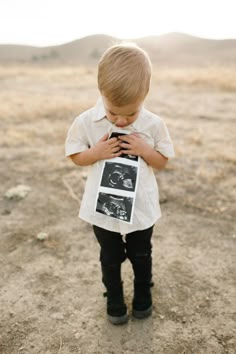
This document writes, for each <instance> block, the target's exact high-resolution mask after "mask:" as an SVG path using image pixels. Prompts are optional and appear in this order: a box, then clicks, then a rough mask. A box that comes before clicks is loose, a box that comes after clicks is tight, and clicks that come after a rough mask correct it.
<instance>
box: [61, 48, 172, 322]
mask: <svg viewBox="0 0 236 354" xmlns="http://www.w3.org/2000/svg"><path fill="white" fill-rule="evenodd" d="M150 79H151V63H150V59H149V57H148V55H147V53H146V52H145V51H144V50H142V49H141V48H139V47H137V46H136V45H134V44H128V43H126V44H120V45H115V46H112V47H110V48H109V49H108V50H107V51H106V52H105V53H104V54H103V56H102V58H101V59H100V62H99V65H98V88H99V91H100V93H101V97H100V99H99V101H98V102H97V104H96V106H95V107H93V108H91V109H89V110H87V111H85V112H83V113H82V114H80V115H79V116H78V117H77V118H75V120H74V122H73V124H72V126H71V127H70V129H69V132H68V136H67V139H66V156H68V157H70V158H71V159H72V161H73V162H74V163H75V164H76V165H79V166H89V173H88V178H87V182H86V187H85V192H84V196H83V200H82V203H81V208H80V213H79V217H80V218H81V219H83V220H85V221H87V222H88V223H90V224H92V225H93V230H94V233H95V236H96V238H97V240H98V242H99V245H100V262H101V269H102V281H103V283H104V285H105V287H106V290H107V293H106V295H107V316H108V319H109V321H110V322H111V323H113V324H122V323H126V322H127V321H128V314H127V306H126V304H125V301H124V295H123V285H122V279H121V264H122V262H124V261H125V259H126V258H128V259H129V260H130V262H131V264H132V268H133V272H134V296H133V301H132V314H133V316H134V317H135V318H145V317H148V316H149V315H151V313H152V295H151V289H150V288H151V286H152V243H151V238H152V233H153V226H154V224H155V222H156V221H157V219H159V218H160V216H161V211H160V205H159V195H158V186H157V182H156V178H155V175H154V172H153V168H155V169H157V170H160V169H162V168H164V167H165V165H166V163H167V160H168V158H169V157H173V156H174V150H173V145H172V141H171V139H170V136H169V133H168V130H167V128H166V125H165V123H164V122H163V120H162V119H161V118H160V117H158V116H157V115H156V114H154V113H151V112H149V111H148V110H146V109H145V108H144V107H143V104H144V100H145V98H146V95H147V93H148V91H149V87H150ZM122 131H125V134H122ZM112 132H114V133H115V132H118V133H120V135H119V134H113V135H112V136H113V137H110V136H111V133H112ZM127 132H128V134H127ZM124 155H129V156H133V157H135V156H136V157H138V159H139V178H138V181H137V190H136V196H135V202H134V206H133V214H132V221H131V222H126V221H125V220H122V218H121V217H119V216H118V217H112V215H109V214H106V213H105V212H104V213H103V212H98V211H97V209H96V207H95V205H96V200H97V191H98V188H99V185H100V183H101V174H102V171H103V166H104V160H106V161H107V160H108V161H117V158H119V157H121V156H124ZM118 174H119V175H122V174H121V173H119V170H118V172H117V176H118ZM117 178H118V177H117ZM116 180H117V179H116ZM116 180H115V179H114V181H113V184H111V185H112V186H113V185H114V184H115V183H116ZM129 183H131V182H130V181H129ZM127 185H129V184H128V183H127ZM113 199H121V198H116V196H113ZM116 204H117V202H116Z"/></svg>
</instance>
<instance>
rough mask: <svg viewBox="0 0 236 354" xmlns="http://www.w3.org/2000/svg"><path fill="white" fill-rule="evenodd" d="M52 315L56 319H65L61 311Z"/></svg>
mask: <svg viewBox="0 0 236 354" xmlns="http://www.w3.org/2000/svg"><path fill="white" fill-rule="evenodd" d="M51 317H52V318H53V319H54V320H63V319H64V315H63V313H60V312H57V313H54V314H53V315H52V316H51Z"/></svg>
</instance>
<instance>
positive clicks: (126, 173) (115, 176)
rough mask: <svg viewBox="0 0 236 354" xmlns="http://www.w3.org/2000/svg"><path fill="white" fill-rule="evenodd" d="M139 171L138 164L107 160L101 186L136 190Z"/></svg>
mask: <svg viewBox="0 0 236 354" xmlns="http://www.w3.org/2000/svg"><path fill="white" fill-rule="evenodd" d="M137 171H138V168H137V166H130V165H126V164H123V163H116V162H105V167H104V170H103V175H102V180H101V186H102V187H107V188H115V189H120V190H125V191H132V192H134V191H135V187H136V181H137Z"/></svg>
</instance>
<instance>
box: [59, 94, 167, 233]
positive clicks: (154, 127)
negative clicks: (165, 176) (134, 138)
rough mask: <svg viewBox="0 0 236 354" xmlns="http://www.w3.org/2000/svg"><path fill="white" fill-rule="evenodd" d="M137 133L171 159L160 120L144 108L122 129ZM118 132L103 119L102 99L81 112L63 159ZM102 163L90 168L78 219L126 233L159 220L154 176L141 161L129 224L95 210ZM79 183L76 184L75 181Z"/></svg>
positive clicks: (69, 137) (165, 129) (150, 168)
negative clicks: (105, 136) (108, 134)
mask: <svg viewBox="0 0 236 354" xmlns="http://www.w3.org/2000/svg"><path fill="white" fill-rule="evenodd" d="M124 129H125V130H126V131H127V130H128V131H130V133H131V132H137V133H139V135H140V136H141V137H142V138H143V139H144V140H145V141H146V142H147V143H148V144H149V145H151V146H152V147H153V148H154V149H155V150H156V151H159V152H160V153H161V154H162V155H164V156H165V157H167V158H169V157H173V156H174V148H173V144H172V141H171V138H170V136H169V133H168V130H167V127H166V125H165V123H164V122H163V120H162V119H161V118H160V117H159V116H157V115H156V114H154V113H152V112H150V111H148V110H146V109H145V108H144V107H142V109H141V110H140V112H139V115H138V117H137V119H136V120H135V122H134V123H132V124H130V125H128V126H126V127H125V128H124ZM112 131H121V129H120V128H119V129H118V128H117V127H116V126H115V125H114V123H112V122H110V121H109V120H108V119H107V118H106V113H105V109H104V106H103V102H102V99H99V101H98V102H97V104H96V106H95V107H93V108H91V109H89V110H87V111H85V112H83V113H82V114H80V115H79V116H78V117H76V118H75V120H74V122H73V123H72V125H71V127H70V129H69V131H68V135H67V139H66V144H65V150H66V156H70V155H72V154H75V153H79V152H82V151H85V150H87V149H89V148H90V147H93V146H94V145H95V144H96V143H97V142H98V140H100V139H101V137H102V136H103V135H105V134H106V133H111V132H112ZM102 169H103V161H97V162H95V163H94V164H93V165H91V166H89V170H88V177H87V181H86V185H85V191H84V195H83V199H82V203H81V206H80V211H79V217H80V218H81V219H83V220H85V221H87V222H88V223H90V224H93V225H97V226H99V227H102V228H103V229H106V230H110V231H115V232H118V233H120V234H127V233H130V232H133V231H137V230H144V229H146V228H149V227H151V226H152V225H153V224H154V223H155V222H156V221H157V220H158V219H159V218H160V217H161V210H160V204H159V192H158V185H157V181H156V178H155V174H154V172H153V169H152V167H151V166H149V165H148V164H147V163H146V162H145V161H144V160H143V159H142V158H140V171H139V182H138V186H137V192H136V198H135V205H134V212H133V221H132V224H129V223H126V222H124V221H122V220H119V219H115V218H112V217H110V216H107V215H104V214H101V213H98V212H96V211H95V204H96V198H97V191H98V188H99V183H100V179H101V173H102ZM78 182H79V181H78Z"/></svg>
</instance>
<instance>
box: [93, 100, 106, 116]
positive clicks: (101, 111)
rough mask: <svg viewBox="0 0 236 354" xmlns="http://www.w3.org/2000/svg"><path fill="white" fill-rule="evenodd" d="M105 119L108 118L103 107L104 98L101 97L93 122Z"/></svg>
mask: <svg viewBox="0 0 236 354" xmlns="http://www.w3.org/2000/svg"><path fill="white" fill-rule="evenodd" d="M105 117H106V112H105V108H104V105H103V101H102V97H100V98H99V99H98V101H97V103H96V106H95V111H94V116H93V122H97V121H99V120H101V119H103V118H105Z"/></svg>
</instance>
